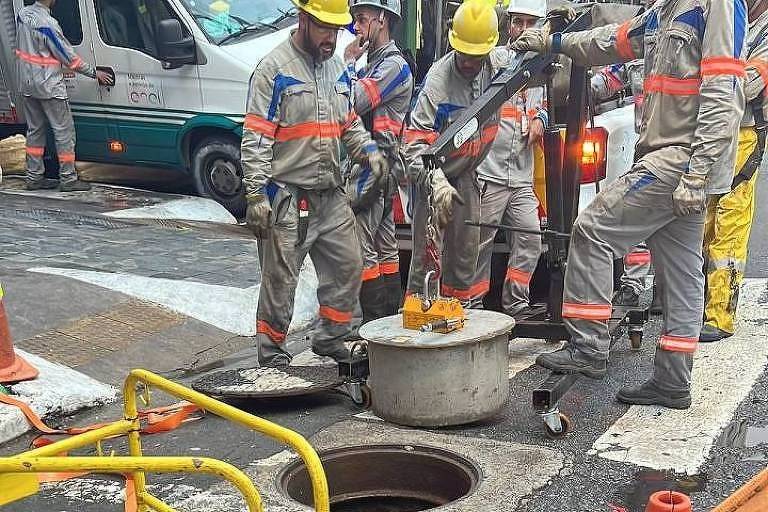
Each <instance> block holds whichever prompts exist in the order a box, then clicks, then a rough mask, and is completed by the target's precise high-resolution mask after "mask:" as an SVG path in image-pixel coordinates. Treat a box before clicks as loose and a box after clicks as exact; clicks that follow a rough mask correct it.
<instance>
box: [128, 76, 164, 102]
mask: <svg viewBox="0 0 768 512" xmlns="http://www.w3.org/2000/svg"><path fill="white" fill-rule="evenodd" d="M127 76H128V99H129V100H130V102H131V104H133V105H147V106H153V107H161V106H163V105H164V102H163V89H162V86H161V85H160V84H158V83H155V82H153V81H152V80H151V79H150V78H147V76H146V75H143V74H138V73H128V75H127Z"/></svg>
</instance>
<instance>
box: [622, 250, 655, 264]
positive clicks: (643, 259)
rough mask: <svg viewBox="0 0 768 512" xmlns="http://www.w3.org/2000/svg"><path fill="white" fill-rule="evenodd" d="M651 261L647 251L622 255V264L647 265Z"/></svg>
mask: <svg viewBox="0 0 768 512" xmlns="http://www.w3.org/2000/svg"><path fill="white" fill-rule="evenodd" d="M650 263H651V253H650V252H649V251H638V252H631V253H629V254H627V255H626V256H624V264H625V265H629V266H635V265H649V264H650Z"/></svg>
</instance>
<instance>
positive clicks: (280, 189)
mask: <svg viewBox="0 0 768 512" xmlns="http://www.w3.org/2000/svg"><path fill="white" fill-rule="evenodd" d="M338 189H339V187H338V186H336V187H329V188H326V189H320V190H317V189H306V188H301V187H297V186H295V185H288V184H285V183H279V182H276V181H272V180H270V181H269V182H268V183H267V186H266V187H265V188H264V191H265V193H266V195H267V197H268V198H269V202H270V204H271V205H272V216H271V222H272V226H271V227H274V225H275V224H276V223H277V222H279V221H280V220H281V219H282V218H283V217H284V216H285V215H286V211H290V208H291V201H292V200H293V199H294V198H295V201H296V214H297V216H298V221H297V231H298V237H297V240H296V246H297V247H298V246H301V245H303V244H304V242H305V241H306V239H307V230H308V229H309V221H310V219H311V217H312V216H313V215H315V211H314V207H313V204H312V203H313V201H310V197H315V198H317V197H323V196H327V195H330V194H335V193H336V192H337V190H338Z"/></svg>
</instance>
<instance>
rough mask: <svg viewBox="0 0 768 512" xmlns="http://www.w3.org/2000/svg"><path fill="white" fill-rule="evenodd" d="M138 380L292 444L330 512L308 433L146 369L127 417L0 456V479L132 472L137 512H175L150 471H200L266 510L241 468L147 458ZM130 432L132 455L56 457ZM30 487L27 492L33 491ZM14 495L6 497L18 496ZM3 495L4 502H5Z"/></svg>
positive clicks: (132, 391) (129, 391)
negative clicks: (152, 485) (157, 492)
mask: <svg viewBox="0 0 768 512" xmlns="http://www.w3.org/2000/svg"><path fill="white" fill-rule="evenodd" d="M139 383H143V384H144V386H145V387H146V390H147V393H148V392H149V388H150V387H154V388H157V389H160V390H162V391H164V392H166V393H168V394H169V395H172V396H175V397H177V398H180V399H182V400H186V401H187V402H190V403H193V404H195V405H197V406H199V407H200V408H202V409H204V410H206V411H208V412H211V413H213V414H216V415H217V416H221V417H222V418H225V419H228V420H230V421H232V422H234V423H237V424H240V425H243V426H245V427H247V428H249V429H251V430H254V431H256V432H259V433H261V434H264V435H266V436H268V437H270V438H272V439H275V440H277V441H280V442H281V443H283V444H287V445H288V446H290V447H291V448H292V449H293V450H294V451H295V452H296V453H298V455H299V456H300V457H301V458H302V460H303V461H304V465H305V466H306V467H307V470H308V472H309V477H310V479H311V482H312V491H313V496H314V503H315V510H316V511H317V512H330V504H329V496H328V482H327V480H326V477H325V472H324V471H323V467H322V464H321V462H320V457H319V456H318V455H317V452H315V450H314V449H313V448H312V446H311V445H310V444H309V443H308V442H307V440H306V439H304V437H302V436H301V435H300V434H297V433H296V432H293V431H292V430H289V429H286V428H284V427H281V426H280V425H277V424H275V423H272V422H270V421H267V420H265V419H262V418H258V417H256V416H254V415H252V414H248V413H246V412H243V411H241V410H239V409H237V408H235V407H232V406H231V405H227V404H225V403H222V402H220V401H218V400H215V399H213V398H210V397H208V396H206V395H203V394H201V393H198V392H196V391H193V390H191V389H189V388H186V387H184V386H181V385H179V384H176V383H175V382H171V381H169V380H167V379H164V378H162V377H160V376H159V375H155V374H154V373H151V372H148V371H146V370H133V371H131V373H130V374H129V375H128V378H127V379H126V380H125V384H124V385H123V396H124V400H125V403H124V415H125V417H124V419H123V420H120V421H116V422H114V423H111V424H109V425H107V426H104V427H102V428H99V429H96V430H93V431H91V432H86V433H84V434H80V435H77V436H73V437H70V438H68V439H64V440H62V441H59V442H57V443H53V444H50V445H48V446H44V447H41V448H36V449H34V450H30V451H28V452H25V453H22V454H19V455H16V456H14V457H10V458H0V481H1V480H2V477H3V474H24V473H45V472H58V471H64V472H82V471H92V472H99V473H131V475H132V478H133V481H134V485H135V487H136V499H137V502H138V503H137V505H138V510H139V512H149V511H150V510H155V511H157V512H173V509H172V508H171V507H169V506H168V505H166V504H165V503H163V502H162V501H160V500H159V499H157V498H156V497H154V496H152V495H151V494H149V493H148V492H147V488H146V477H145V473H146V472H156V473H169V472H202V473H210V474H214V475H218V476H220V477H222V478H224V479H226V480H228V481H229V482H231V483H232V484H233V485H234V486H235V487H236V488H237V489H239V490H240V492H241V493H242V494H243V496H244V497H245V501H246V503H247V504H248V510H249V511H250V512H254V511H259V512H261V511H262V504H261V498H260V496H259V494H258V492H257V490H256V489H255V488H254V486H253V484H252V483H251V481H250V479H248V477H247V476H246V475H245V474H244V473H243V472H242V471H240V470H239V469H237V468H235V467H233V466H231V465H229V464H226V463H224V462H221V461H217V460H214V459H206V458H197V457H144V456H142V449H141V436H140V433H141V420H140V418H139V412H138V404H137V392H136V388H137V385H138V384H139ZM125 434H127V436H128V448H129V453H130V456H129V457H57V455H58V454H60V453H63V452H68V451H70V450H74V449H78V448H83V447H85V446H90V445H93V444H96V443H99V442H100V441H102V440H103V439H107V438H110V437H115V436H120V435H125ZM34 492H35V490H32V491H31V492H30V493H28V494H25V495H29V494H32V493H34ZM21 497H23V496H21V495H17V496H15V497H14V498H13V499H11V500H9V501H8V502H11V501H15V500H16V499H20V498H21ZM2 504H3V503H2V501H1V500H0V505H2Z"/></svg>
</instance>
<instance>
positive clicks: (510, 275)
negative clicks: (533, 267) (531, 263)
mask: <svg viewBox="0 0 768 512" xmlns="http://www.w3.org/2000/svg"><path fill="white" fill-rule="evenodd" d="M506 281H511V282H513V283H517V284H521V285H523V286H528V284H529V283H530V282H531V273H530V272H524V271H522V270H520V269H519V268H508V269H507V276H506Z"/></svg>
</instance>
